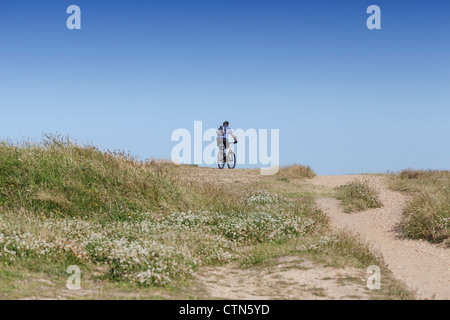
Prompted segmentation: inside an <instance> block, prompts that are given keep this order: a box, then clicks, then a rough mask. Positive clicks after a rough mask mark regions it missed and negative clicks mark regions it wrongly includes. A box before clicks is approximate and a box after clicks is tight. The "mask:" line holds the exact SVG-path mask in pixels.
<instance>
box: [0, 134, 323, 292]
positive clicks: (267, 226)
mask: <svg viewBox="0 0 450 320" xmlns="http://www.w3.org/2000/svg"><path fill="white" fill-rule="evenodd" d="M319 216H320V212H319V211H318V210H317V209H316V208H315V205H314V203H313V202H311V201H308V202H299V201H296V202H290V201H287V200H286V199H284V198H282V197H280V196H279V195H277V194H272V193H269V192H258V193H256V194H241V195H236V194H232V193H228V192H226V191H224V190H222V189H221V188H219V187H217V186H215V185H212V184H210V183H205V182H204V181H196V180H183V179H179V177H178V175H177V172H176V167H175V166H174V165H173V164H170V163H164V162H155V161H151V162H142V161H139V160H138V159H135V158H133V157H132V156H130V155H127V154H125V153H117V152H101V151H100V150H98V149H96V148H94V147H89V146H79V145H77V144H76V143H73V142H71V141H70V140H69V139H66V138H62V137H54V136H49V137H46V138H45V139H44V140H43V141H42V142H41V143H39V144H29V143H28V144H21V145H12V144H8V143H1V144H0V248H1V250H2V251H3V252H2V255H1V256H0V263H2V264H4V265H7V266H11V267H17V268H19V267H20V268H24V269H26V270H29V271H30V272H34V273H44V274H48V275H52V276H56V277H58V276H64V275H65V271H66V269H67V267H68V266H69V265H73V264H75V265H78V266H83V267H84V269H86V270H89V269H92V268H93V266H95V265H103V266H105V267H106V269H105V270H106V271H105V272H104V274H103V278H104V279H109V280H111V281H115V282H127V283H130V284H137V285H142V286H167V285H169V284H170V283H171V282H173V281H174V280H177V281H178V280H182V279H186V278H189V277H191V276H192V274H193V273H194V272H195V271H196V270H197V269H198V268H199V266H201V265H219V264H223V263H228V262H230V261H232V260H234V259H235V258H236V252H237V251H238V249H239V248H240V247H243V246H247V245H253V244H257V243H265V242H273V243H283V242H285V241H287V240H289V239H291V238H292V237H303V236H305V235H307V234H308V233H310V232H312V230H314V229H315V228H317V227H318V225H320V224H321V223H323V218H321V219H317V220H315V219H316V217H319Z"/></svg>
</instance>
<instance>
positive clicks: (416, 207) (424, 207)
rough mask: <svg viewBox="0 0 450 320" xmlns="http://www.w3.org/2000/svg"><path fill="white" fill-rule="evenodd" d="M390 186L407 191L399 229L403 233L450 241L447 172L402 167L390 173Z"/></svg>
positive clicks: (449, 203)
mask: <svg viewBox="0 0 450 320" xmlns="http://www.w3.org/2000/svg"><path fill="white" fill-rule="evenodd" d="M390 177H391V183H390V187H391V188H392V189H393V190H396V191H402V192H406V193H407V194H409V195H410V197H411V200H410V201H409V202H408V204H407V205H406V207H405V209H404V211H403V216H402V220H401V223H400V229H401V231H402V233H403V235H404V236H406V237H409V238H412V239H426V240H428V241H431V242H435V243H440V242H443V244H444V246H447V247H448V246H449V242H450V172H449V171H431V170H426V171H424V170H411V169H407V170H403V171H401V172H399V173H397V174H392V175H391V176H390Z"/></svg>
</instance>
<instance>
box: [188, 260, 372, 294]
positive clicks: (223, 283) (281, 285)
mask: <svg viewBox="0 0 450 320" xmlns="http://www.w3.org/2000/svg"><path fill="white" fill-rule="evenodd" d="M366 277H367V275H366V274H365V273H363V272H362V271H361V270H358V269H355V268H341V269H336V268H331V267H324V266H321V265H318V264H315V263H313V262H311V261H309V260H306V259H302V258H299V257H296V256H285V257H281V258H278V259H277V263H276V264H275V265H273V266H270V267H268V266H265V267H253V268H248V269H243V268H242V267H240V266H238V265H233V264H232V265H225V266H221V267H210V268H205V269H204V270H203V272H201V273H200V274H198V275H197V277H196V281H197V287H199V288H201V290H203V291H204V295H205V297H207V298H208V299H211V298H216V299H217V298H219V299H243V300H255V299H256V300H266V299H283V300H290V299H294V300H298V299H307V300H322V299H339V300H347V299H363V300H366V299H370V292H369V290H368V289H367V288H366V287H365V283H366ZM355 279H356V280H355ZM189 290H190V292H191V294H192V293H193V288H192V286H191V287H190V288H189ZM200 296H201V294H200Z"/></svg>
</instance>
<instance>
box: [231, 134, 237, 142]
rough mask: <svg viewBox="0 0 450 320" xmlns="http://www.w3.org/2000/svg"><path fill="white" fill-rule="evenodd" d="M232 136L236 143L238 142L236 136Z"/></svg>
mask: <svg viewBox="0 0 450 320" xmlns="http://www.w3.org/2000/svg"><path fill="white" fill-rule="evenodd" d="M231 136H232V137H233V139H234V141H236V142H237V138H236V136H235V135H234V134H231Z"/></svg>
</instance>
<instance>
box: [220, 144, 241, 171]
mask: <svg viewBox="0 0 450 320" xmlns="http://www.w3.org/2000/svg"><path fill="white" fill-rule="evenodd" d="M236 143H237V142H236V141H234V142H231V144H236ZM226 153H227V148H226V147H225V146H224V147H223V154H220V149H219V154H218V155H217V166H218V167H219V169H223V168H225V162H226V163H227V166H228V169H234V168H235V167H236V154H235V153H234V152H233V150H231V148H230V152H228V157H227V156H226Z"/></svg>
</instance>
